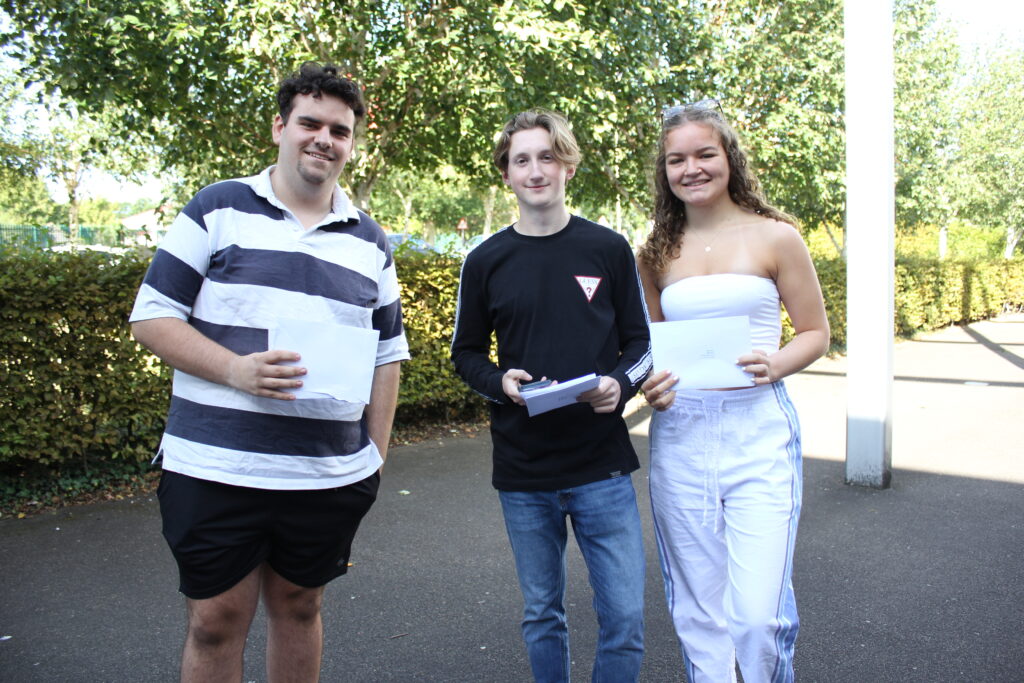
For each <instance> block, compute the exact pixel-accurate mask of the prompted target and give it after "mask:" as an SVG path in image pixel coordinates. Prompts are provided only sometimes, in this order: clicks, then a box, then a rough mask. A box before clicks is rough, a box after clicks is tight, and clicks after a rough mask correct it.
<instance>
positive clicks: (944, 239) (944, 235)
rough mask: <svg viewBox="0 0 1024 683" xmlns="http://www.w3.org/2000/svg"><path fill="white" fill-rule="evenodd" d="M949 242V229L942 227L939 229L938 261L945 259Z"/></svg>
mask: <svg viewBox="0 0 1024 683" xmlns="http://www.w3.org/2000/svg"><path fill="white" fill-rule="evenodd" d="M948 240H949V228H948V227H947V226H946V225H943V226H942V227H940V228H939V260H940V261H941V260H942V259H944V258H946V247H947V243H948Z"/></svg>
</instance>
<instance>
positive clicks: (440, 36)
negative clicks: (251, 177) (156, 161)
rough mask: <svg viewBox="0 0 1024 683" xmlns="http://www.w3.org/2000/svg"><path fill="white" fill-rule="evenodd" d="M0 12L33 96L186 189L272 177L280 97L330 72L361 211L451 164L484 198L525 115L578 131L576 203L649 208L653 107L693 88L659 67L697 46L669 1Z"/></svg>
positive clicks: (156, 1)
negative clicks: (516, 121) (114, 130)
mask: <svg viewBox="0 0 1024 683" xmlns="http://www.w3.org/2000/svg"><path fill="white" fill-rule="evenodd" d="M0 6H2V7H3V9H5V10H6V11H7V12H8V13H9V14H10V16H11V19H12V22H13V25H14V26H15V30H14V31H12V32H11V33H10V34H9V35H8V36H6V38H7V40H8V41H9V42H11V43H12V44H14V45H15V46H16V48H17V54H18V56H19V57H20V58H21V59H22V60H23V61H24V62H25V64H27V65H28V70H27V73H30V74H31V75H32V78H33V80H37V81H38V82H41V83H45V84H47V85H48V86H49V87H52V88H58V89H59V90H60V91H61V92H62V93H64V94H66V95H67V96H69V97H72V98H73V99H74V100H75V101H77V102H78V103H79V104H80V105H81V106H82V107H83V109H85V110H88V111H93V112H95V111H97V110H98V109H100V108H103V107H107V106H110V105H119V106H122V107H123V112H122V115H121V118H120V120H119V126H118V132H119V134H120V135H121V136H122V138H123V139H128V140H134V139H139V138H142V139H145V140H151V141H154V142H156V143H157V144H159V146H160V148H161V149H162V153H163V158H164V162H165V165H166V166H167V167H169V168H171V169H174V170H175V171H177V172H178V175H179V176H181V177H183V178H186V179H187V182H188V183H190V185H192V186H193V187H194V186H196V185H201V184H204V183H208V182H211V181H213V180H215V179H219V178H223V177H230V176H234V175H239V174H248V173H251V172H253V170H254V168H255V167H256V166H257V165H258V164H265V163H268V162H270V161H271V160H272V159H273V156H274V155H273V150H272V144H271V140H270V135H269V124H270V121H271V119H272V116H273V113H274V109H273V104H272V93H273V90H274V87H275V85H276V83H277V82H278V81H279V80H280V79H281V78H282V77H283V76H284V75H286V74H287V72H289V71H290V70H291V69H292V68H294V67H295V66H297V65H298V63H299V62H301V61H303V60H306V59H315V60H319V61H334V62H336V63H338V64H339V66H340V67H341V68H342V70H344V71H345V72H346V73H349V74H351V75H352V76H353V77H355V78H356V79H357V80H359V81H360V82H362V83H363V84H365V86H366V91H367V93H366V94H367V98H368V100H369V102H370V110H369V114H368V117H367V119H368V120H367V130H366V135H365V138H364V142H363V149H362V152H361V154H360V156H359V158H358V159H357V160H356V161H355V163H353V164H352V168H351V188H352V193H353V195H354V197H355V199H356V200H357V202H359V203H360V204H363V205H366V204H367V203H368V202H369V199H370V196H371V194H372V191H373V188H374V187H375V186H376V184H377V183H378V182H380V181H381V179H382V178H384V177H385V175H386V174H387V172H389V171H390V170H392V169H395V170H398V169H406V170H417V169H424V168H438V167H440V166H443V165H445V164H448V165H451V166H453V167H455V168H457V169H459V170H460V171H461V172H463V173H465V174H466V175H467V176H469V177H470V178H471V179H473V180H474V182H476V183H479V185H480V187H481V188H483V187H486V186H487V185H488V184H491V183H492V182H493V171H492V170H491V169H490V168H489V167H488V166H489V165H488V163H487V157H488V152H489V148H490V141H491V139H492V136H493V134H494V131H495V130H497V129H498V128H499V127H500V125H501V123H502V121H503V120H504V118H505V117H506V116H507V114H508V112H510V111H514V110H516V109H520V108H525V107H527V106H535V105H548V106H552V107H555V108H559V109H562V110H563V111H565V112H566V113H567V114H568V115H569V116H570V117H571V118H572V119H573V120H574V121H575V123H576V125H577V130H578V132H579V134H580V137H581V141H582V142H583V144H584V147H585V151H586V152H587V154H586V158H587V159H588V162H587V164H585V165H584V167H583V168H581V172H580V181H579V182H578V183H576V184H575V188H576V191H577V192H581V193H605V194H608V193H614V192H618V193H620V194H622V195H623V196H626V197H628V198H629V199H630V200H631V201H636V202H638V203H642V202H644V201H645V199H646V182H645V181H644V180H643V177H644V174H643V172H642V171H643V169H644V166H645V164H646V163H647V157H648V155H649V150H650V149H651V147H652V143H653V135H655V134H656V133H657V122H656V118H655V116H654V113H655V109H656V106H657V104H658V103H659V102H660V101H661V99H662V97H661V94H662V93H661V90H659V89H660V88H664V87H667V84H668V79H669V77H671V78H674V79H677V80H678V79H679V77H680V76H681V75H683V76H685V74H686V73H687V71H688V70H687V69H678V68H675V69H669V68H667V66H666V65H667V64H680V63H686V61H687V60H685V59H684V58H683V57H685V55H687V54H688V53H689V51H690V46H691V44H692V43H694V42H695V41H697V40H698V36H699V32H695V31H685V32H683V31H680V30H679V28H680V27H681V26H689V24H687V23H686V22H684V21H683V19H684V18H687V17H689V16H690V15H689V14H688V10H686V9H685V8H683V7H681V6H680V4H679V3H675V2H672V1H671V0H640V1H639V2H635V3H630V4H629V5H628V6H625V5H624V3H622V2H619V1H610V0H595V1H594V2H587V3H584V2H581V1H567V0H556V1H555V2H548V1H546V0H519V1H516V2H512V1H509V2H505V3H503V4H495V3H492V2H484V1H483V0H469V1H467V2H460V3H458V4H452V3H449V2H446V1H444V0H432V1H429V2H417V3H413V2H407V1H402V0H385V1H384V2H380V1H376V0H374V1H371V0H356V1H353V2H347V3H330V2H328V3H321V4H320V5H310V4H309V3H304V2H300V1H299V0H249V1H247V2H244V3H243V2H238V1H236V0H228V1H227V2H223V1H222V0H193V1H191V2H185V0H139V1H138V2H136V3H133V5H132V6H131V8H132V9H131V11H130V13H128V12H126V11H125V9H124V8H125V7H126V6H125V5H124V3H123V2H120V1H119V0H93V1H92V2H89V3H75V4H69V3H64V2H57V1H56V0H34V1H29V2H23V1H20V0H19V1H15V0H2V2H0ZM68 63H74V64H76V68H75V69H73V70H69V69H65V68H64V65H65V64H68ZM652 121H653V123H652ZM616 133H618V137H616ZM638 152H639V153H638ZM640 197H642V199H641V198H640Z"/></svg>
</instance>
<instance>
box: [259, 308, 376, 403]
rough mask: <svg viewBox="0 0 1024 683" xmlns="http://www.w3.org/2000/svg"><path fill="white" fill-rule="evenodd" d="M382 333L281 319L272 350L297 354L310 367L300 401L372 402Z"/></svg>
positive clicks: (298, 394)
mask: <svg viewBox="0 0 1024 683" xmlns="http://www.w3.org/2000/svg"><path fill="white" fill-rule="evenodd" d="M379 336H380V332H379V331H377V330H372V329H370V330H368V329H365V328H362V327H349V326H347V325H332V324H330V323H319V322H309V321H306V320H290V319H286V318H284V319H279V320H278V321H277V326H276V327H274V328H271V329H270V335H269V338H270V339H269V341H270V348H271V349H284V350H286V351H296V352H298V354H299V355H300V356H302V360H300V361H299V362H298V363H285V365H301V366H302V367H304V368H306V374H305V375H304V376H303V377H302V386H301V387H300V388H299V389H287V390H286V391H289V392H290V393H293V394H295V397H296V398H328V397H330V398H336V399H339V400H342V401H348V402H350V403H369V402H370V388H371V386H372V385H373V370H374V366H375V365H376V360H377V338H378V337H379Z"/></svg>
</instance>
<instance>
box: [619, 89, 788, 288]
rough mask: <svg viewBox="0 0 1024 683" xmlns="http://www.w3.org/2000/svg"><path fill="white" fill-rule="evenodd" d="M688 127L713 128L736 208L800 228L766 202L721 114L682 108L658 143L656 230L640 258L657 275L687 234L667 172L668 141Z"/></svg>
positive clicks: (670, 117) (680, 203)
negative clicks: (690, 125) (680, 129)
mask: <svg viewBox="0 0 1024 683" xmlns="http://www.w3.org/2000/svg"><path fill="white" fill-rule="evenodd" d="M687 123H702V124H704V125H706V126H710V127H711V129H712V130H714V131H715V133H717V134H718V139H719V141H720V142H721V143H722V147H723V149H725V155H726V159H727V161H728V163H729V197H730V198H732V200H733V202H735V203H736V204H737V205H739V206H741V207H743V208H744V209H747V210H749V211H752V212H753V213H756V214H758V215H759V216H765V217H767V218H773V219H775V220H777V221H781V222H783V223H789V224H790V225H793V226H797V225H798V222H797V220H796V218H794V217H793V216H791V215H789V214H788V213H786V212H784V211H781V210H779V209H776V208H775V207H774V206H772V205H771V204H769V203H768V200H767V199H765V196H764V192H763V191H762V190H761V183H759V182H758V180H757V178H756V177H755V176H754V172H753V171H752V170H751V168H750V165H749V163H748V161H747V154H746V152H744V151H743V149H742V148H741V147H740V140H739V136H738V135H737V134H736V131H735V130H734V129H733V127H732V126H730V125H729V123H728V122H727V121H726V120H725V118H724V117H723V116H722V114H721V113H720V112H719V111H718V110H716V109H711V108H702V107H681V108H679V110H678V111H672V112H671V113H670V114H668V115H667V116H666V117H665V121H664V123H663V124H662V128H661V137H660V138H659V139H658V156H657V159H656V160H655V163H654V188H655V198H654V229H653V230H652V231H651V234H650V235H649V236H648V238H647V241H646V242H645V243H644V245H643V246H642V247H640V251H639V253H638V254H637V256H638V258H639V259H640V261H641V262H642V263H643V264H644V265H646V266H648V267H649V268H651V269H652V270H653V271H654V272H656V273H661V272H663V271H664V270H665V268H666V267H667V266H668V262H669V261H671V260H672V259H673V258H675V257H677V256H678V255H679V250H680V248H681V247H682V244H683V234H684V233H685V232H686V204H684V203H683V201H682V200H681V199H679V198H678V197H676V196H675V195H674V194H673V193H672V188H671V187H670V186H669V183H668V176H667V175H666V172H665V170H666V169H665V139H666V138H667V137H668V134H669V133H671V132H672V131H673V130H675V129H676V128H679V127H681V126H683V125H685V124H687Z"/></svg>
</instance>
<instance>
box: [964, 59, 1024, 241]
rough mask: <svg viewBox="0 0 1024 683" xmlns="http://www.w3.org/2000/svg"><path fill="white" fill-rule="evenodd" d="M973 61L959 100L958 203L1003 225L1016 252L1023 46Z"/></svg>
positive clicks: (984, 220)
mask: <svg viewBox="0 0 1024 683" xmlns="http://www.w3.org/2000/svg"><path fill="white" fill-rule="evenodd" d="M972 66H973V68H972V69H971V71H970V74H971V75H970V77H969V78H968V79H967V82H966V83H964V84H963V85H962V86H961V88H960V93H961V97H960V98H959V102H958V114H959V117H960V121H961V126H960V154H959V160H958V162H957V165H956V167H955V169H954V175H955V177H956V178H957V181H958V194H959V197H958V199H957V204H958V205H959V207H960V214H961V215H962V216H964V217H966V218H969V219H971V220H973V221H974V222H976V223H978V224H980V225H990V226H1001V227H1002V228H1003V229H1004V230H1005V233H1006V240H1005V248H1004V250H1003V256H1004V258H1012V257H1013V255H1014V253H1015V252H1016V251H1017V248H1018V246H1019V244H1020V242H1021V237H1022V235H1024V144H1022V142H1021V131H1024V106H1021V92H1024V50H1022V49H1021V48H1020V47H1014V48H1011V47H1008V46H999V47H997V48H996V49H994V50H992V51H991V52H989V53H988V54H986V55H984V56H982V57H980V58H979V59H978V60H977V63H976V64H974V65H972Z"/></svg>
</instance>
